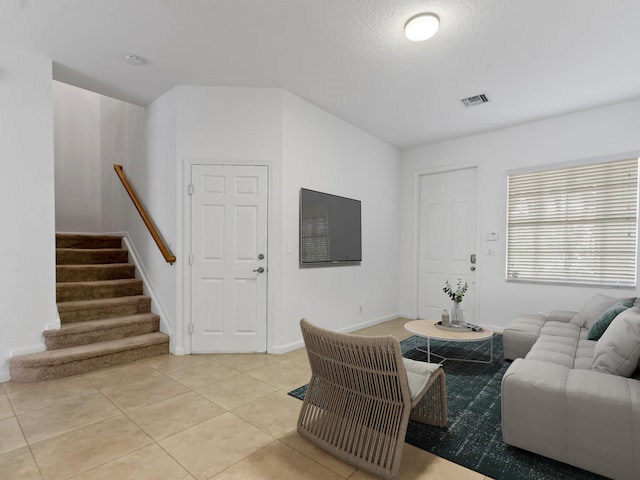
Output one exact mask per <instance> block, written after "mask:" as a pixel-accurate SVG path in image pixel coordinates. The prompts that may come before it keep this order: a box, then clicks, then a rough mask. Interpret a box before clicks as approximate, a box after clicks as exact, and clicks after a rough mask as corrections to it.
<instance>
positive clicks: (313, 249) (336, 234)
mask: <svg viewBox="0 0 640 480" xmlns="http://www.w3.org/2000/svg"><path fill="white" fill-rule="evenodd" d="M361 261H362V214H361V202H360V200H353V199H351V198H345V197H339V196H337V195H330V194H328V193H322V192H316V191H314V190H307V189H306V188H302V189H300V266H303V267H313V266H330V265H348V264H352V265H353V264H359V263H360V262H361Z"/></svg>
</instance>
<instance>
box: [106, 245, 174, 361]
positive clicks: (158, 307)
mask: <svg viewBox="0 0 640 480" xmlns="http://www.w3.org/2000/svg"><path fill="white" fill-rule="evenodd" d="M111 235H115V234H111ZM118 235H122V241H123V242H124V244H125V247H126V248H127V250H129V255H130V257H129V258H130V261H131V262H133V264H134V265H135V266H136V276H138V275H139V278H140V279H141V280H142V282H143V284H144V290H145V292H144V293H145V295H148V296H149V297H150V298H151V311H152V312H153V313H155V314H157V315H158V316H159V317H160V331H161V332H162V333H164V334H166V335H168V336H169V339H170V340H169V351H170V352H171V353H173V354H175V355H178V353H176V351H175V350H176V349H175V348H174V346H173V342H174V335H173V327H172V325H171V322H170V321H169V316H168V315H167V312H166V310H165V309H164V307H163V305H162V302H160V297H159V296H158V294H157V293H156V289H155V287H154V285H153V283H152V282H151V280H150V277H149V274H148V273H147V270H146V269H145V267H144V264H143V263H142V261H141V260H140V258H141V257H140V255H139V254H138V251H137V250H136V247H135V245H134V244H133V241H132V240H131V239H130V237H129V233H128V232H122V233H118Z"/></svg>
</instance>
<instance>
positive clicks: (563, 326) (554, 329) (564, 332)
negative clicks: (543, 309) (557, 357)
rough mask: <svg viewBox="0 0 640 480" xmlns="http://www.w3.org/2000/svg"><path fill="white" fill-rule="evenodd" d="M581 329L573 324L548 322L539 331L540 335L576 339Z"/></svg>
mask: <svg viewBox="0 0 640 480" xmlns="http://www.w3.org/2000/svg"><path fill="white" fill-rule="evenodd" d="M581 330H582V329H581V328H580V327H579V326H577V325H574V324H573V323H565V322H552V321H549V322H547V323H545V324H544V326H543V327H542V328H541V329H540V335H554V336H556V337H569V338H578V337H579V336H580V331H581Z"/></svg>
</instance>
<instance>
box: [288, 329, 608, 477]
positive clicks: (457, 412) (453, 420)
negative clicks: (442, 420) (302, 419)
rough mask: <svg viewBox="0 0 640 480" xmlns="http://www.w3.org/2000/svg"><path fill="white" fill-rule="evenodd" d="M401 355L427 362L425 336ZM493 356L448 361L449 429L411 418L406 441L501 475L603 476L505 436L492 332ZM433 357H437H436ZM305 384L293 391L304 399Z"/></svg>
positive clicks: (470, 353)
mask: <svg viewBox="0 0 640 480" xmlns="http://www.w3.org/2000/svg"><path fill="white" fill-rule="evenodd" d="M400 344H401V346H402V354H403V356H405V357H407V358H411V359H413V360H421V361H427V358H426V357H427V354H426V353H423V352H421V351H419V350H418V349H417V348H416V347H418V348H420V349H424V350H426V340H425V339H423V338H419V337H410V338H408V339H406V340H403V341H402V342H400ZM493 349H494V352H493V353H494V361H493V362H492V363H490V364H479V363H469V362H463V361H455V360H447V361H446V362H444V371H445V376H446V384H447V407H448V414H449V422H448V425H447V428H437V427H432V426H429V425H423V424H420V423H417V422H409V427H408V429H407V436H406V439H405V440H406V442H407V443H410V444H411V445H414V446H416V447H418V448H421V449H422V450H426V451H428V452H431V453H434V454H435V455H438V456H439V457H443V458H446V459H447V460H451V461H452V462H455V463H457V464H459V465H463V466H465V467H467V468H470V469H471V470H475V471H476V472H480V473H482V474H483V475H487V476H489V477H491V478H494V479H496V480H525V479H526V480H560V479H563V480H565V479H566V480H569V479H571V480H573V479H575V480H602V479H603V478H604V477H601V476H599V475H596V474H593V473H590V472H587V471H584V470H581V469H578V468H575V467H572V466H570V465H567V464H565V463H561V462H558V461H555V460H552V459H549V458H546V457H543V456H540V455H536V454H535V453H531V452H527V451H525V450H521V449H519V448H515V447H512V446H510V445H507V444H505V443H504V442H503V441H502V427H501V423H500V415H501V412H500V384H501V381H502V376H503V375H504V372H505V371H506V370H507V368H508V367H509V362H506V361H505V360H504V357H503V355H502V336H501V335H494V337H493ZM431 350H432V352H435V353H438V354H440V355H443V356H445V357H448V358H463V359H464V358H472V359H477V358H480V359H488V357H489V342H484V343H482V342H473V343H454V342H444V341H437V340H432V341H431ZM431 361H433V362H436V361H437V359H436V358H433V357H432V359H431ZM306 391H307V386H306V385H304V386H302V387H300V388H297V389H295V390H293V391H291V392H289V395H291V396H293V397H295V398H298V399H300V400H302V399H304V395H305V393H306Z"/></svg>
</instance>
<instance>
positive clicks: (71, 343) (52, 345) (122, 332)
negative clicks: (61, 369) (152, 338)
mask: <svg viewBox="0 0 640 480" xmlns="http://www.w3.org/2000/svg"><path fill="white" fill-rule="evenodd" d="M159 330H160V320H159V319H157V318H155V319H150V320H148V321H146V322H144V323H139V324H135V325H123V326H121V327H116V328H108V329H102V330H93V331H91V332H83V333H71V334H69V335H56V336H55V337H47V336H45V342H44V344H45V345H46V347H47V350H59V349H61V348H69V347H77V346H79V345H88V344H90V343H98V342H107V341H109V340H118V339H120V338H125V337H133V336H135V335H144V334H147V333H154V332H157V331H159Z"/></svg>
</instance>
